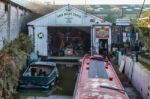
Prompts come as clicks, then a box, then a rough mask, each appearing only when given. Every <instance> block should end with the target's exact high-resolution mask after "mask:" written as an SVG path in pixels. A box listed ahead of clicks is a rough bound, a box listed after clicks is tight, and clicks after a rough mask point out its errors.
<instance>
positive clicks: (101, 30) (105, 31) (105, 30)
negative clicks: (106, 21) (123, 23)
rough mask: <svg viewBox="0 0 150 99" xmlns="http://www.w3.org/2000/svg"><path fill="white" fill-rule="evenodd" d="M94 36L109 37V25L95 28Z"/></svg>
mask: <svg viewBox="0 0 150 99" xmlns="http://www.w3.org/2000/svg"><path fill="white" fill-rule="evenodd" d="M95 33H96V38H109V27H106V26H101V27H96V29H95Z"/></svg>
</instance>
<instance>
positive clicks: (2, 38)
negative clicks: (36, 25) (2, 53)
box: [0, 1, 30, 49]
mask: <svg viewBox="0 0 150 99" xmlns="http://www.w3.org/2000/svg"><path fill="white" fill-rule="evenodd" d="M25 11H26V10H23V9H21V8H17V7H16V6H14V5H13V4H12V5H11V11H10V14H11V16H10V23H8V22H9V21H8V11H5V3H4V2H2V1H0V49H2V48H3V46H4V45H5V44H6V42H8V41H12V40H14V39H16V38H17V37H18V36H19V33H20V31H21V27H22V26H23V25H24V24H25V21H26V20H25V19H24V17H26V15H25V13H24V12H25ZM26 13H30V12H28V11H26ZM21 16H22V17H23V18H22V19H21ZM8 24H10V33H9V28H8V26H9V25H8ZM9 34H10V36H9Z"/></svg>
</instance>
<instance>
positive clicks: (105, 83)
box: [73, 55, 129, 99]
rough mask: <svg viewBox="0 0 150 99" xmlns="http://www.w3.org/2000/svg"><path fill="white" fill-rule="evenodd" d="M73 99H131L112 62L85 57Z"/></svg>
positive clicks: (96, 56)
mask: <svg viewBox="0 0 150 99" xmlns="http://www.w3.org/2000/svg"><path fill="white" fill-rule="evenodd" d="M73 99H129V97H128V95H127V94H126V92H125V90H124V88H123V86H122V84H121V82H120V80H119V79H118V76H117V74H116V72H115V70H114V68H113V66H112V65H111V63H110V61H109V60H108V59H107V57H106V58H103V57H102V56H100V55H93V56H88V55H86V56H84V58H83V61H82V65H81V68H80V72H79V74H78V78H77V81H76V85H75V90H74V95H73Z"/></svg>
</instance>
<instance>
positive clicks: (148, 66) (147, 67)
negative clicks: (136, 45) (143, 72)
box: [139, 61, 150, 70]
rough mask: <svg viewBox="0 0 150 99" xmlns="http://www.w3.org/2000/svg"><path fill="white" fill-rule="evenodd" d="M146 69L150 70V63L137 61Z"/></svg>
mask: <svg viewBox="0 0 150 99" xmlns="http://www.w3.org/2000/svg"><path fill="white" fill-rule="evenodd" d="M139 62H140V63H141V64H142V65H143V66H144V67H145V68H146V69H148V70H150V64H147V63H145V62H143V61H139Z"/></svg>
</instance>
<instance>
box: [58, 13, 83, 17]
mask: <svg viewBox="0 0 150 99" xmlns="http://www.w3.org/2000/svg"><path fill="white" fill-rule="evenodd" d="M63 16H75V17H78V18H81V15H79V14H77V13H72V12H66V13H61V14H59V15H58V16H57V17H58V18H60V17H63Z"/></svg>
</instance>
